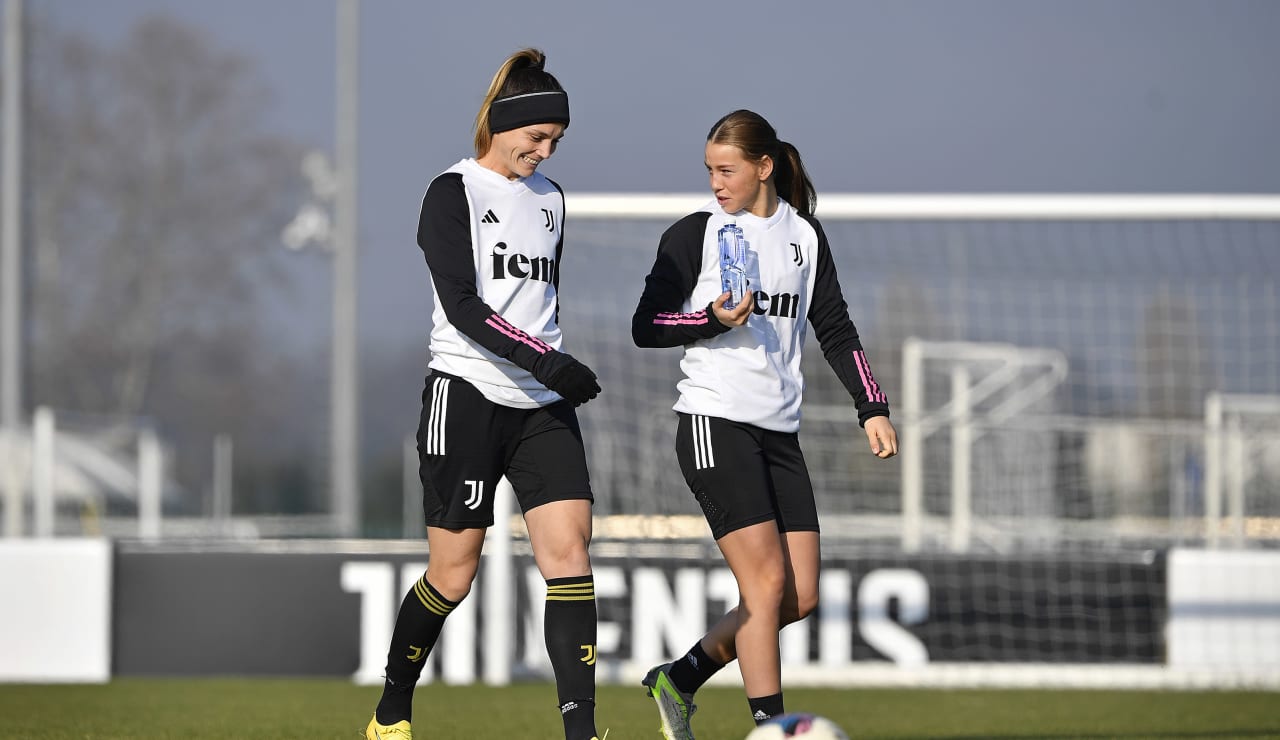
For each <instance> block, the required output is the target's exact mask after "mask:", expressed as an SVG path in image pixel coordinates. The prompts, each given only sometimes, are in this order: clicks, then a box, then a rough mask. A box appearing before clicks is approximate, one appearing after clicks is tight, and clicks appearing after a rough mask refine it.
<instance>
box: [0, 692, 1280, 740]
mask: <svg viewBox="0 0 1280 740" xmlns="http://www.w3.org/2000/svg"><path fill="white" fill-rule="evenodd" d="M786 696H787V708H788V709H790V710H791V711H809V712H814V713H817V714H821V715H824V716H827V717H830V718H831V719H833V720H835V721H836V722H837V723H839V724H840V725H841V726H842V727H844V728H845V730H846V731H848V732H849V734H850V736H851V737H854V738H917V739H920V740H923V739H924V738H962V739H964V740H976V739H977V738H1016V739H1019V740H1028V739H1030V738H1050V739H1054V740H1057V739H1063V738H1177V739H1178V740H1185V739H1187V738H1264V737H1274V738H1280V709H1278V707H1280V693H1269V692H1226V691H1223V692H1184V691H1168V692H1161V691H1033V690H1027V691H991V690H981V691H979V690H932V689H908V690H899V689H894V690H888V689H885V690H871V689H809V688H792V689H788V690H787V692H786ZM377 697H378V689H377V688H373V687H359V686H354V685H352V684H351V683H350V682H347V681H343V680H329V679H298V680H286V679H188V678H182V679H134V678H128V679H116V680H114V681H112V682H111V683H109V684H104V685H29V684H0V738H14V739H17V738H22V739H23V740H72V739H74V740H124V739H125V738H129V739H134V738H141V739H144V740H164V739H166V738H173V739H174V740H176V739H177V738H183V739H184V740H194V739H199V740H232V739H233V738H234V739H236V740H242V739H244V738H264V739H268V740H286V739H288V738H297V739H299V740H303V739H305V740H321V739H324V738H335V739H343V740H356V739H357V738H359V737H361V734H360V733H361V731H362V730H363V728H364V725H365V723H366V722H367V721H368V719H369V715H370V713H371V712H372V711H373V706H374V704H375V703H376V701H377ZM598 698H599V703H598V707H599V708H598V710H597V717H598V719H599V727H600V730H601V732H603V731H604V730H605V729H606V728H608V729H609V740H630V739H631V738H648V739H649V740H656V739H658V738H660V737H661V736H660V733H659V732H658V730H657V726H658V725H657V712H656V710H655V709H654V707H653V703H652V700H650V699H649V698H648V697H647V696H646V695H645V693H644V689H643V688H641V687H640V686H638V685H637V686H635V687H628V686H602V687H600V690H599V697H598ZM415 702H416V703H415V707H414V711H415V720H416V721H415V725H414V726H415V729H416V732H415V737H418V738H421V739H422V740H440V739H443V738H449V739H453V738H467V739H468V740H470V739H475V740H487V739H489V738H493V739H495V740H497V739H503V740H506V739H507V738H522V739H525V738H528V739H532V740H541V739H542V738H546V739H547V740H558V739H559V738H560V737H561V736H562V735H561V730H560V719H559V716H558V714H557V712H556V699H555V689H554V687H553V686H552V685H551V684H542V683H535V684H519V685H515V686H510V687H505V688H488V687H480V686H473V687H455V686H436V685H432V686H426V687H422V688H420V689H419V690H418V693H417V696H416V699H415ZM698 705H699V710H698V713H697V714H696V715H695V717H694V730H695V732H697V734H698V738H699V740H739V739H740V738H742V737H743V736H744V735H746V734H747V733H748V732H749V731H750V730H751V727H752V724H751V720H750V719H749V718H748V716H747V709H746V700H745V698H744V697H743V694H742V692H741V691H740V690H738V689H735V688H724V687H707V688H704V689H703V690H702V691H700V692H699V693H698Z"/></svg>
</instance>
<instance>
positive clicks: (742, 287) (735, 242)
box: [717, 224, 748, 309]
mask: <svg viewBox="0 0 1280 740" xmlns="http://www.w3.org/2000/svg"><path fill="white" fill-rule="evenodd" d="M717 237H718V239H719V242H720V292H721V293H728V294H729V300H727V301H725V302H724V307H725V308H729V309H732V308H733V307H734V306H737V305H738V304H739V303H741V302H742V299H743V297H744V296H746V294H747V282H748V281H747V240H746V238H745V237H744V236H743V235H742V228H741V227H740V226H738V225H737V224H726V225H724V226H722V227H720V231H719V233H718V234H717Z"/></svg>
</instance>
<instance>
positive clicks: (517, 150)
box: [477, 123, 564, 180]
mask: <svg viewBox="0 0 1280 740" xmlns="http://www.w3.org/2000/svg"><path fill="white" fill-rule="evenodd" d="M562 138H564V126H563V125H562V124H559V123H535V124H533V125H532V126H525V127H523V128H516V129H511V130H510V131H502V132H499V133H496V134H494V135H493V140H492V142H491V143H490V144H489V151H488V152H486V153H485V155H484V156H483V157H481V158H480V159H479V160H477V161H478V162H479V163H480V164H481V165H483V166H485V167H488V168H489V169H491V170H493V171H494V172H497V173H498V174H499V175H502V176H503V177H505V178H507V179H509V180H514V179H516V178H517V177H528V176H529V175H532V174H533V173H534V171H536V170H537V169H538V165H539V164H541V163H542V161H543V160H544V159H550V158H551V155H552V154H555V151H556V146H557V145H558V144H559V143H560V139H562Z"/></svg>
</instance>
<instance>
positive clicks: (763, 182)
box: [706, 142, 777, 218]
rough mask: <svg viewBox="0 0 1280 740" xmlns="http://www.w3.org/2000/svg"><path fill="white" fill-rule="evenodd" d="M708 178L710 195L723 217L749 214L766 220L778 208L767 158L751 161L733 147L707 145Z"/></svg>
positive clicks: (769, 159) (769, 161)
mask: <svg viewBox="0 0 1280 740" xmlns="http://www.w3.org/2000/svg"><path fill="white" fill-rule="evenodd" d="M706 165H707V174H708V175H709V176H710V178H711V192H712V193H713V194H715V196H716V201H717V202H719V203H720V207H721V208H723V209H724V210H725V212H726V213H737V212H738V211H744V210H745V211H750V212H751V213H753V214H755V215H757V216H761V217H764V218H767V217H769V216H771V215H773V212H774V210H776V208H777V195H776V192H775V190H774V188H773V181H772V180H771V179H769V178H770V176H771V175H772V174H773V159H772V158H770V157H769V156H767V155H766V156H765V157H763V158H761V159H760V160H759V161H754V162H753V161H751V160H749V159H747V158H746V157H744V156H743V152H742V150H741V149H739V148H738V147H736V146H733V145H732V144H716V143H713V142H707V150H706Z"/></svg>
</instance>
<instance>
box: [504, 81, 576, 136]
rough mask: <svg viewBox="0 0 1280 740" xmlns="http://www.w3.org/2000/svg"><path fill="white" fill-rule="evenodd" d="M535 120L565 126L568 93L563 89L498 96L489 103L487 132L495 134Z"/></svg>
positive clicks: (526, 124)
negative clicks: (506, 96)
mask: <svg viewBox="0 0 1280 740" xmlns="http://www.w3.org/2000/svg"><path fill="white" fill-rule="evenodd" d="M535 123H559V124H563V125H564V126H566V127H568V125H569V96H568V95H567V94H566V93H565V92H564V91H563V90H554V91H551V92H535V93H524V94H523V95H512V96H511V97H509V98H499V99H497V100H495V101H493V103H491V104H490V105H489V133H491V134H496V133H500V132H502V131H510V130H511V129H515V128H522V127H524V126H532V125H533V124H535Z"/></svg>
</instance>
